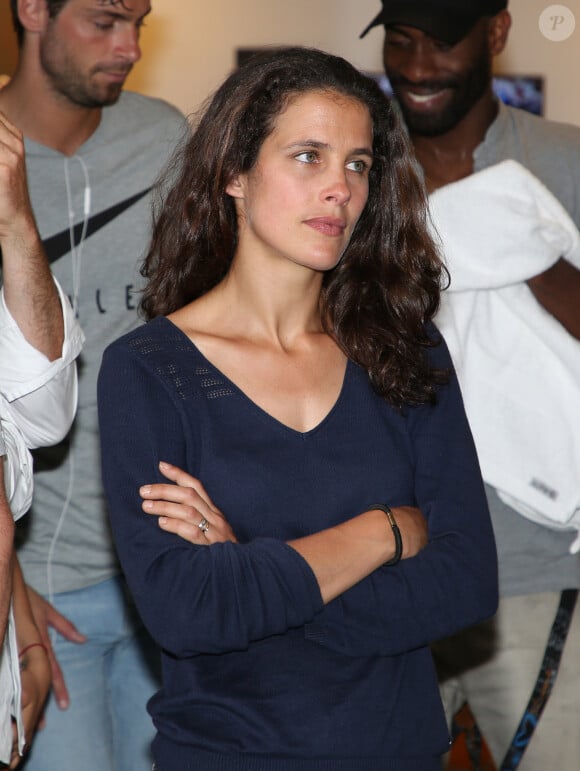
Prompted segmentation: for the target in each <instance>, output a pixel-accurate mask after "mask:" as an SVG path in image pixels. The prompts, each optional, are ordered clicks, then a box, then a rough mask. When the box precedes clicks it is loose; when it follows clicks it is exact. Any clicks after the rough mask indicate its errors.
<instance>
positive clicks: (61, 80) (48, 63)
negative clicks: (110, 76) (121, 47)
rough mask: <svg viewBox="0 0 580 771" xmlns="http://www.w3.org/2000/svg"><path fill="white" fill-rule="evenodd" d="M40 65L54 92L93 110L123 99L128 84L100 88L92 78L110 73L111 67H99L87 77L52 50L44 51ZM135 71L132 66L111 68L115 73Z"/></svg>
mask: <svg viewBox="0 0 580 771" xmlns="http://www.w3.org/2000/svg"><path fill="white" fill-rule="evenodd" d="M40 61H41V64H42V68H43V70H44V72H45V73H46V74H47V75H48V78H49V80H50V83H51V86H52V89H53V91H54V92H55V93H56V94H57V95H59V96H60V97H62V98H63V99H65V100H66V101H68V102H70V103H72V104H74V105H77V106H78V107H86V108H90V109H94V108H100V107H107V106H109V105H111V104H115V102H116V101H117V100H118V99H119V97H120V95H121V91H122V89H123V85H124V81H122V82H110V83H103V84H98V83H96V82H95V81H93V80H92V79H91V76H92V75H95V74H97V73H98V72H99V71H103V72H106V71H107V67H105V66H100V67H99V66H96V67H95V68H93V70H92V71H91V72H90V73H89V74H88V75H85V74H83V73H81V72H80V71H79V70H78V68H77V67H75V66H74V63H73V62H72V61H71V60H70V57H67V56H66V55H64V56H59V57H58V59H55V58H53V57H52V56H50V48H49V49H48V50H47V51H44V50H42V49H41V52H40ZM124 68H125V69H126V71H127V75H128V74H129V72H130V70H131V66H128V67H127V66H126V65H123V66H121V65H117V66H116V67H109V70H111V71H114V72H121V71H124Z"/></svg>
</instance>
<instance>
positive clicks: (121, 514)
mask: <svg viewBox="0 0 580 771" xmlns="http://www.w3.org/2000/svg"><path fill="white" fill-rule="evenodd" d="M98 400H99V422H100V431H101V455H102V473H103V483H104V488H105V493H106V496H107V501H108V505H109V512H110V518H111V524H112V530H113V536H114V540H115V544H116V548H117V551H118V555H119V559H120V562H121V566H122V568H123V571H124V573H125V575H126V578H127V581H128V584H129V587H130V590H131V592H132V594H133V596H134V598H135V602H136V604H137V607H138V610H139V613H140V615H141V617H142V618H143V621H144V623H145V625H146V626H147V628H148V629H149V631H150V633H151V635H152V636H153V638H154V639H155V640H156V642H157V643H158V644H159V645H160V646H161V647H162V648H164V649H165V650H167V651H168V652H170V653H172V654H173V655H175V656H178V657H179V656H182V657H186V656H191V655H194V654H197V653H222V652H228V651H233V650H244V649H246V648H247V647H248V645H249V644H250V642H251V641H253V640H258V639H262V638H265V637H268V636H271V635H275V634H280V633H283V632H285V631H287V630H288V629H290V628H293V627H299V626H302V625H304V624H305V623H306V622H307V621H310V620H311V619H312V618H313V617H314V615H315V614H316V612H318V611H319V610H320V609H321V608H322V599H321V596H320V590H319V588H318V584H317V581H316V578H315V576H314V574H313V573H312V571H311V569H310V567H309V566H308V564H307V563H306V561H305V560H304V559H303V558H302V557H301V556H300V555H299V554H298V553H297V552H296V551H295V550H294V549H292V548H291V547H289V546H288V545H287V544H285V543H284V542H283V541H279V540H276V539H269V538H261V539H256V540H254V541H251V542H249V543H246V544H233V543H223V544H212V545H211V546H196V545H192V544H189V543H187V542H185V541H183V540H182V539H181V538H179V537H178V536H175V535H173V534H170V533H165V532H163V531H162V530H161V528H160V527H159V525H158V523H157V517H154V516H150V515H148V514H145V513H144V512H143V510H142V507H141V503H142V501H141V498H140V496H139V492H138V491H139V487H140V486H141V485H143V484H148V483H155V482H165V483H167V480H166V479H165V478H163V477H162V476H161V474H160V472H159V469H158V464H159V461H161V460H165V461H167V462H169V463H174V464H176V465H178V466H180V467H182V468H184V469H192V466H193V465H194V463H195V461H194V460H192V458H191V447H192V446H194V447H195V446H196V443H197V444H198V446H199V438H198V437H193V438H191V437H187V440H188V441H186V436H185V428H184V426H185V423H184V421H183V416H182V409H183V406H182V404H180V402H179V398H178V395H176V394H174V393H170V392H169V391H168V389H167V387H166V385H165V384H164V383H163V382H162V380H161V379H160V378H158V377H156V376H155V372H154V371H153V370H150V369H149V368H147V367H146V366H145V365H144V364H143V362H142V360H141V359H139V358H137V357H135V356H134V355H133V354H132V353H131V351H130V350H129V349H128V348H127V347H126V346H123V345H122V344H119V343H116V344H114V345H113V346H111V347H109V348H108V349H107V351H106V352H105V355H104V358H103V363H102V367H101V371H100V375H99V385H98Z"/></svg>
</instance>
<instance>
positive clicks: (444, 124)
mask: <svg viewBox="0 0 580 771" xmlns="http://www.w3.org/2000/svg"><path fill="white" fill-rule="evenodd" d="M389 79H390V83H391V87H392V89H393V92H394V94H395V96H396V97H398V90H399V88H400V87H401V86H406V87H409V88H411V89H412V88H413V87H421V89H428V90H430V91H432V92H433V93H435V92H437V91H441V90H443V89H449V90H450V99H449V102H448V103H447V104H446V105H445V107H443V108H442V109H440V110H439V111H438V112H435V111H433V112H427V111H421V110H414V109H413V107H412V106H410V105H409V104H408V103H407V102H406V101H405V100H404V99H398V103H399V106H400V108H401V112H402V113H403V117H404V119H405V123H406V124H407V127H408V129H409V132H410V133H411V134H415V135H418V136H424V137H436V136H441V135H442V134H446V133H447V132H448V131H450V130H451V129H453V128H455V126H456V125H457V124H458V123H459V122H460V121H461V120H462V119H463V118H464V117H465V116H466V115H467V113H468V112H469V111H470V110H471V108H472V107H473V105H474V104H475V103H476V102H477V101H478V100H479V99H480V98H481V96H482V95H483V94H484V93H485V91H486V90H487V88H488V87H489V83H490V81H491V60H490V57H489V53H488V52H487V50H484V51H482V53H481V55H480V57H479V58H478V59H477V61H476V62H475V64H474V65H473V67H472V68H471V69H470V70H469V71H468V72H466V73H464V74H463V75H461V76H456V77H453V78H447V79H446V80H426V81H422V82H421V83H411V82H410V81H408V80H406V78H404V77H402V76H397V75H393V76H392V77H390V78H389Z"/></svg>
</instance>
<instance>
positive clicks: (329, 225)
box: [304, 217, 346, 236]
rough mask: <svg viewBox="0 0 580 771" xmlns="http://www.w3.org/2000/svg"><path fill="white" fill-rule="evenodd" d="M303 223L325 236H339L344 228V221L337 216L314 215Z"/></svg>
mask: <svg viewBox="0 0 580 771" xmlns="http://www.w3.org/2000/svg"><path fill="white" fill-rule="evenodd" d="M304 224H305V225H308V227H310V228H313V230H317V231H318V232H319V233H324V235H325V236H341V235H342V234H343V233H344V231H345V229H346V222H345V221H344V220H343V219H338V218H337V217H315V218H314V219H311V220H306V221H305V223H304Z"/></svg>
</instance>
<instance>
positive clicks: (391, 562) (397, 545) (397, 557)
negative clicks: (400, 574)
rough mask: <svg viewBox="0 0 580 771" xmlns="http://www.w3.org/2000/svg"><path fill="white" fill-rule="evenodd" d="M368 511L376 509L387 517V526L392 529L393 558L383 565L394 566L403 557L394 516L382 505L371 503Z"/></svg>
mask: <svg viewBox="0 0 580 771" xmlns="http://www.w3.org/2000/svg"><path fill="white" fill-rule="evenodd" d="M370 509H378V510H379V511H382V512H384V513H385V514H386V515H387V519H388V520H389V524H390V526H391V527H392V529H393V535H394V536H395V556H394V557H393V558H392V559H390V560H388V562H384V563H383V564H384V566H385V567H390V566H391V565H396V564H397V562H400V560H401V557H402V556H403V539H402V538H401V531H400V530H399V526H398V525H397V522H396V520H395V516H394V514H393V512H392V511H391V509H390V507H389V506H387V505H386V504H384V503H373V505H372V506H369V510H370Z"/></svg>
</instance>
